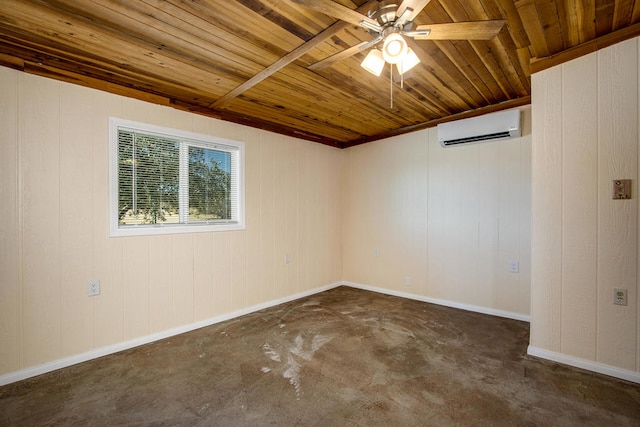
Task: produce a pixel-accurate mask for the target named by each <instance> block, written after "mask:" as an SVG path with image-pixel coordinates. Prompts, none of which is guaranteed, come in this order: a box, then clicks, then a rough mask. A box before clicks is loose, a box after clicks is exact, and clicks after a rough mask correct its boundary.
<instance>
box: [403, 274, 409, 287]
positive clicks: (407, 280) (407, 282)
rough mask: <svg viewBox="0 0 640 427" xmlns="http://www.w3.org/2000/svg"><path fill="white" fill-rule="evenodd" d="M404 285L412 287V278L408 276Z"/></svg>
mask: <svg viewBox="0 0 640 427" xmlns="http://www.w3.org/2000/svg"><path fill="white" fill-rule="evenodd" d="M404 285H405V286H411V277H409V276H407V277H405V278H404Z"/></svg>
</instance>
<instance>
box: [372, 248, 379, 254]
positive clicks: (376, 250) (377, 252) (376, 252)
mask: <svg viewBox="0 0 640 427" xmlns="http://www.w3.org/2000/svg"><path fill="white" fill-rule="evenodd" d="M378 255H380V251H379V250H378V248H375V249H374V250H373V256H378Z"/></svg>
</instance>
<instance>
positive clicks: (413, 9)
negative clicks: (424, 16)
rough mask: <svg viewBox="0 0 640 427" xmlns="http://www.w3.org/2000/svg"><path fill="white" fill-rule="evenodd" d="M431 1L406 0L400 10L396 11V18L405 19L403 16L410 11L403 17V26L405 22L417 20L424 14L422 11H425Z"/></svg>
mask: <svg viewBox="0 0 640 427" xmlns="http://www.w3.org/2000/svg"><path fill="white" fill-rule="evenodd" d="M430 1H431V0H404V1H403V2H402V3H401V4H400V6H399V7H398V10H396V16H397V17H398V18H400V17H403V14H405V13H406V11H407V10H409V13H408V14H407V15H406V16H404V17H403V18H404V22H402V23H401V24H402V25H404V23H405V22H411V21H413V20H414V19H416V16H418V14H419V13H420V12H422V9H424V8H425V6H426V5H427V4H429V2H430Z"/></svg>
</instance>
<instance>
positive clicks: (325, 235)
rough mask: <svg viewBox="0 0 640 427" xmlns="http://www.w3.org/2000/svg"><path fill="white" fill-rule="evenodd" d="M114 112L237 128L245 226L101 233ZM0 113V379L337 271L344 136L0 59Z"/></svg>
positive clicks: (198, 126) (308, 288)
mask: <svg viewBox="0 0 640 427" xmlns="http://www.w3.org/2000/svg"><path fill="white" fill-rule="evenodd" d="M110 116H114V117H119V118H123V119H128V120H134V121H140V122H145V123H151V124H155V125H160V126H166V127H173V128H178V129H182V130H186V131H193V132H198V133H205V134H209V135H213V136H219V137H222V138H230V139H237V140H240V141H243V142H244V143H245V153H246V163H245V166H246V168H247V170H246V173H245V180H246V216H247V229H246V230H242V231H234V232H217V233H190V234H180V235H155V236H134V237H118V238H110V237H109V235H108V233H109V227H108V186H109V161H108V155H109V148H108V145H109V144H108V118H109V117H110ZM0 125H2V127H3V133H2V135H1V136H0V143H1V145H0V178H1V179H2V180H3V183H4V185H3V186H2V187H0V196H1V197H2V200H3V203H2V204H1V205H0V215H2V217H3V221H2V223H0V251H1V254H2V256H0V283H1V284H2V285H1V286H0V383H1V382H2V381H6V379H5V378H7V376H10V377H12V375H15V373H16V372H23V371H29V372H32V371H33V370H34V369H35V370H37V369H39V368H38V365H40V364H44V363H51V362H52V363H53V364H54V365H55V364H57V363H66V362H61V361H62V360H74V358H78V357H80V358H82V357H86V355H87V354H94V353H95V352H96V351H97V352H98V353H99V352H100V351H102V350H103V349H107V348H113V347H118V346H123V345H127V343H129V342H136V341H139V340H145V339H148V337H153V336H156V335H157V334H163V333H167V331H172V330H175V329H176V328H185V327H190V325H194V324H197V323H201V322H209V321H211V319H215V318H219V317H221V316H224V315H228V314H229V313H233V312H241V311H243V310H247V309H249V308H251V307H255V306H259V305H261V304H269V303H272V302H274V301H277V299H279V298H287V297H290V296H291V295H295V294H297V293H305V292H313V291H314V290H316V289H318V288H321V287H325V286H329V285H332V284H335V283H338V282H339V281H340V280H341V279H342V253H343V252H342V246H341V243H342V240H341V226H342V223H341V218H340V217H339V216H338V215H339V213H341V212H342V211H343V209H342V206H341V204H342V200H343V197H342V190H341V187H340V180H339V179H331V177H334V176H338V177H339V176H340V174H341V172H342V165H341V162H340V159H341V158H342V152H341V151H340V150H337V149H334V148H331V147H327V146H320V145H319V144H314V143H310V142H307V141H302V140H298V139H295V138H289V137H283V136H280V135H276V134H272V133H269V132H264V131H259V130H256V129H249V128H245V127H243V126H239V125H235V124H231V123H225V122H221V121H218V120H214V119H210V118H206V117H201V116H196V115H193V114H189V113H187V112H183V111H179V110H174V109H171V108H167V107H163V106H158V105H152V104H148V103H145V102H142V101H138V100H133V99H128V98H124V97H120V96H116V95H112V94H108V93H104V92H100V91H97V90H92V89H87V88H84V87H79V86H74V85H70V84H68V83H63V82H58V81H54V80H50V79H46V78H42V77H38V76H34V75H28V74H24V73H20V72H18V71H15V70H10V69H6V68H1V67H0ZM309 240H312V241H309ZM285 251H290V252H291V263H290V264H289V265H285V262H284V253H285ZM92 279H97V280H100V284H101V293H100V295H99V296H96V297H88V296H87V294H86V292H87V282H88V281H89V280H92ZM21 375H22V374H21Z"/></svg>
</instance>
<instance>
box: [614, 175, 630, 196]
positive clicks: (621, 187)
mask: <svg viewBox="0 0 640 427" xmlns="http://www.w3.org/2000/svg"><path fill="white" fill-rule="evenodd" d="M630 198H631V180H630V179H614V180H613V199H614V200H622V199H630Z"/></svg>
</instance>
